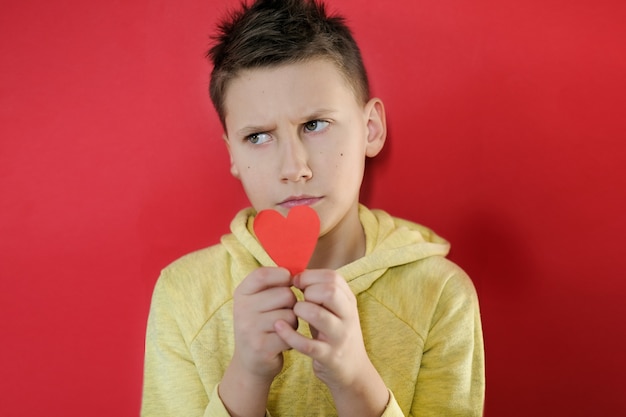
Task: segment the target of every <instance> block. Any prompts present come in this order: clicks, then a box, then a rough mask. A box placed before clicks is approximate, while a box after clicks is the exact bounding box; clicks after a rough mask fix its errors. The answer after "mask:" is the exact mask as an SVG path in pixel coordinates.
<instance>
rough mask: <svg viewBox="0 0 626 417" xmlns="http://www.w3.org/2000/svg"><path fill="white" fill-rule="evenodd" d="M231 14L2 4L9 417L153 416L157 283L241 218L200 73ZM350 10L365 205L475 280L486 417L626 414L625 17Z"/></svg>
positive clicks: (555, 11)
mask: <svg viewBox="0 0 626 417" xmlns="http://www.w3.org/2000/svg"><path fill="white" fill-rule="evenodd" d="M229 3H230V4H233V3H234V0H233V1H226V0H224V1H199V0H182V1H176V2H174V1H155V0H152V1H149V0H136V1H131V2H122V1H107V2H104V1H97V2H86V1H79V0H56V1H43V0H24V1H19V2H18V1H8V2H7V1H3V2H2V6H1V12H0V59H1V65H0V75H1V77H0V279H1V281H0V285H1V288H0V334H1V338H2V340H1V343H0V369H1V371H0V372H1V376H0V393H1V394H0V398H1V399H0V415H3V416H35V415H44V414H45V415H52V416H61V415H62V416H86V415H89V416H132V415H137V413H138V408H139V403H140V395H141V379H142V360H143V338H144V329H145V321H146V317H147V313H148V307H149V300H150V295H151V291H152V286H153V285H154V282H155V280H156V278H157V276H158V272H159V270H160V268H162V267H163V266H164V265H166V264H167V263H169V262H170V261H172V260H173V259H175V258H177V257H178V256H180V255H183V254H184V253H186V252H189V251H191V250H194V249H197V248H200V247H203V246H206V245H209V244H213V243H215V242H216V241H217V239H218V237H219V236H220V235H221V234H223V233H225V232H227V231H228V224H229V221H230V219H231V217H232V216H233V215H234V213H235V212H236V211H237V210H238V209H240V208H241V207H243V206H244V205H245V198H244V196H243V194H242V192H241V191H240V189H239V186H238V184H237V183H236V182H235V180H234V179H232V178H230V177H229V174H228V169H227V157H226V152H225V149H224V147H223V146H222V143H221V141H220V136H221V131H220V127H219V125H218V122H217V119H216V117H215V115H214V114H213V110H212V108H211V106H210V103H209V100H208V96H207V93H206V89H207V85H208V71H209V65H208V64H207V63H206V62H205V61H204V59H203V54H204V52H205V50H206V49H207V47H208V43H209V41H208V35H209V34H210V33H211V32H212V27H213V24H214V22H215V20H216V16H220V15H222V14H223V12H224V11H225V10H226V9H227V6H228V4H229ZM334 3H335V4H334V6H333V7H334V8H335V9H338V10H341V11H343V12H346V13H347V14H348V15H349V16H350V19H349V21H350V23H351V25H352V27H353V28H354V31H355V34H356V37H357V38H358V40H359V42H360V43H361V46H362V49H363V52H364V55H365V57H366V63H367V65H368V66H369V70H370V75H371V79H372V84H373V90H374V92H375V94H376V95H378V96H380V97H382V98H383V100H384V102H385V104H386V106H387V110H388V119H389V125H390V128H389V141H388V147H387V149H386V150H385V151H384V152H383V154H382V155H381V157H380V158H379V159H378V160H376V161H375V162H374V163H372V164H371V167H370V168H371V171H370V174H369V176H368V178H367V181H366V186H365V190H364V201H365V202H367V203H368V204H369V205H371V206H374V207H380V208H384V209H386V210H388V211H390V212H392V213H394V214H396V215H400V216H404V217H407V218H409V219H412V220H415V221H418V222H421V223H424V224H426V225H428V226H431V227H433V228H434V229H435V230H437V231H438V232H439V233H440V234H442V235H444V236H445V237H447V238H448V239H449V240H451V241H452V243H453V252H452V258H453V259H454V260H455V261H457V262H458V263H460V264H461V265H462V266H463V267H464V268H465V269H467V271H468V272H469V273H470V275H471V276H472V278H473V279H474V282H475V284H476V287H477V289H478V292H479V296H480V299H481V303H482V311H483V322H484V331H485V342H486V352H487V377H488V388H487V400H486V415H488V416H505V415H506V416H528V415H533V416H587V415H607V416H608V415H611V416H616V415H625V414H626V399H625V398H626V397H625V396H624V386H625V384H624V377H625V375H626V372H625V371H626V360H625V359H624V358H625V356H624V352H625V351H626V336H625V328H624V327H625V326H624V316H625V315H626V307H625V304H626V303H624V294H625V292H626V291H625V290H626V284H625V283H624V270H626V256H624V243H623V242H624V240H623V239H624V235H625V233H626V221H625V215H624V211H625V210H626V203H624V201H623V200H624V188H625V186H626V172H625V171H626V169H625V168H624V165H625V163H626V144H625V143H626V134H625V132H626V122H625V121H624V112H625V110H626V99H625V97H626V82H625V77H624V74H625V73H626V30H625V29H624V21H625V17H626V7H625V5H626V3H624V2H623V1H618V0H616V1H610V0H609V1H602V0H573V1H572V0H568V1H564V0H562V1H559V0H542V1H538V0H478V1H474V2H466V1H459V0H437V1H434V0H423V1H411V0H402V1H396V2H393V3H392V2H387V3H384V2H374V1H371V2H370V1H368V2H363V1H359V0H349V1H348V0H346V1H341V2H340V1H334ZM391 4H393V6H390V5H391Z"/></svg>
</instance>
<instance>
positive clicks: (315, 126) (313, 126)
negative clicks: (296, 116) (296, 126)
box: [304, 120, 329, 132]
mask: <svg viewBox="0 0 626 417" xmlns="http://www.w3.org/2000/svg"><path fill="white" fill-rule="evenodd" d="M328 125H329V123H328V122H325V121H323V120H311V121H310V122H306V123H305V124H304V130H306V131H307V132H319V131H322V130H324V129H325V128H326V126H328Z"/></svg>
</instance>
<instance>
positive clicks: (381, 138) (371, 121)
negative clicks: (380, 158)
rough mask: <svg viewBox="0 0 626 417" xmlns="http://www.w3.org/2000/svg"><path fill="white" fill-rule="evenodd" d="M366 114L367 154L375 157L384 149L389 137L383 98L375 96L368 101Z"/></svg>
mask: <svg viewBox="0 0 626 417" xmlns="http://www.w3.org/2000/svg"><path fill="white" fill-rule="evenodd" d="M364 116H365V118H366V121H367V145H366V147H365V155H366V156H368V157H370V158H373V157H374V156H376V155H378V153H379V152H380V151H381V150H382V149H383V146H384V145H385V140H386V139H387V121H386V119H385V106H384V105H383V102H382V100H380V99H378V98H373V99H371V100H370V101H368V102H367V104H366V105H365V107H364Z"/></svg>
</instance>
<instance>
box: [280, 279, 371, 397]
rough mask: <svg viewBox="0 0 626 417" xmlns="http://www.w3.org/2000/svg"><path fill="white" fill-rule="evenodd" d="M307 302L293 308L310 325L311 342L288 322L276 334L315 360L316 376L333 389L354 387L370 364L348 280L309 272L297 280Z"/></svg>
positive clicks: (354, 299)
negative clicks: (365, 367) (365, 365)
mask: <svg viewBox="0 0 626 417" xmlns="http://www.w3.org/2000/svg"><path fill="white" fill-rule="evenodd" d="M294 286H295V287H297V288H299V289H300V290H302V292H303V293H304V301H299V302H297V303H296V304H295V306H294V307H293V311H294V313H295V315H296V316H298V317H300V318H302V319H303V320H305V321H306V322H308V323H309V326H310V327H311V334H312V336H313V338H312V339H309V338H307V337H304V336H302V335H301V334H299V333H297V332H296V331H295V330H294V329H293V326H292V325H291V324H290V323H289V322H286V321H283V322H280V321H279V322H277V323H276V332H277V333H278V335H279V336H280V337H281V338H282V339H283V340H284V341H285V343H286V344H288V345H289V346H291V347H292V348H294V349H295V350H297V351H299V352H301V353H303V354H305V355H307V356H309V357H311V358H312V359H313V370H314V372H315V375H316V376H317V377H318V378H319V379H320V380H322V381H323V382H324V383H325V384H326V385H328V386H329V387H330V388H331V390H332V389H333V388H337V389H341V388H342V387H347V386H350V385H351V384H353V382H354V381H355V380H357V379H359V378H360V377H361V376H362V375H363V374H362V371H363V369H364V364H368V363H370V360H369V357H368V356H367V352H366V350H365V345H364V343H363V335H362V333H361V325H360V322H359V313H358V310H357V303H356V297H355V296H354V294H353V293H352V291H351V290H350V288H349V287H348V284H347V283H346V281H345V279H344V278H343V277H342V276H340V275H339V274H337V273H336V272H335V271H332V270H306V271H304V272H302V273H301V274H299V275H297V276H296V277H294Z"/></svg>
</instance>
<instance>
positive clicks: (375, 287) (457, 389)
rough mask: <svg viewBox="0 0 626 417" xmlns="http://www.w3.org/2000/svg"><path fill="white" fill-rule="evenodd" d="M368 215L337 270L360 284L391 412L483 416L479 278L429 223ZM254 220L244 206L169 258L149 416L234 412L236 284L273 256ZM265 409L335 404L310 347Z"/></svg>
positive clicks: (161, 284) (326, 410)
mask: <svg viewBox="0 0 626 417" xmlns="http://www.w3.org/2000/svg"><path fill="white" fill-rule="evenodd" d="M359 216H360V219H361V223H362V224H363V228H364V230H365V236H366V254H365V256H364V257H363V258H360V259H358V260H356V261H354V262H352V263H350V264H348V265H345V266H344V267H342V268H340V269H339V270H338V272H339V273H340V274H341V275H342V276H343V277H344V278H345V279H346V280H347V281H348V283H349V285H350V288H351V289H352V291H353V292H354V293H355V294H356V297H357V302H358V309H359V316H360V321H361V327H362V331H363V338H364V341H365V346H366V348H367V351H368V354H369V357H370V359H371V361H372V363H373V364H374V366H375V367H376V369H377V370H378V372H379V373H380V375H381V376H382V378H383V380H384V381H385V383H386V385H387V387H388V388H389V390H390V393H391V400H390V402H389V404H388V406H387V409H386V411H385V413H384V414H383V416H384V417H396V416H398V417H399V416H415V417H417V416H420V417H424V416H438V417H444V416H445V417H449V416H481V415H482V409H483V401H484V388H485V382H484V351H483V339H482V330H481V323H480V313H479V307H478V299H477V297H476V292H475V290H474V286H473V285H472V282H471V280H470V279H469V278H468V276H467V275H466V274H465V273H464V272H463V271H462V270H461V269H460V268H459V267H458V266H456V265H455V264H453V263H452V262H450V261H448V260H446V259H445V258H444V257H445V255H447V253H448V250H449V245H448V243H447V242H446V241H445V240H443V239H442V238H440V237H438V236H437V235H435V234H434V233H433V232H432V231H431V230H429V229H427V228H425V227H423V226H420V225H417V224H415V223H411V222H408V221H405V220H401V219H397V218H394V217H391V216H389V215H388V214H387V213H385V212H382V211H376V210H368V209H367V208H365V207H364V206H361V207H360V209H359ZM253 221H254V211H253V210H251V209H247V210H243V211H241V212H240V213H239V214H237V216H236V217H235V218H234V220H233V221H232V223H231V231H232V233H231V234H228V235H226V236H224V237H222V240H221V244H219V245H216V246H213V247H210V248H207V249H203V250H200V251H198V252H194V253H191V254H189V255H187V256H184V257H183V258H181V259H179V260H177V261H176V262H174V263H173V264H171V265H170V266H168V267H167V268H166V269H164V270H163V272H162V274H161V276H160V278H159V280H158V282H157V284H156V287H155V289H154V294H153V299H152V305H151V308H150V317H149V319H148V329H147V334H146V356H145V375H144V392H143V400H142V410H141V415H142V416H146V417H147V416H150V417H156V416H176V417H196V416H198V417H199V416H204V417H221V416H224V417H227V416H228V412H227V411H226V409H225V408H224V405H223V404H222V402H221V400H220V398H219V396H218V395H217V386H218V384H219V382H220V380H221V379H222V375H223V374H224V371H225V370H226V367H227V366H228V364H229V363H230V359H231V357H232V354H233V349H234V338H233V317H232V302H233V298H232V296H233V292H234V290H235V288H236V287H237V285H239V283H240V282H241V281H242V280H243V279H244V278H245V277H246V276H247V275H248V274H249V273H250V272H251V271H253V270H254V269H255V268H258V267H259V266H274V265H275V264H274V262H273V261H272V260H271V259H270V257H269V255H268V254H267V253H266V252H265V250H264V249H263V248H262V246H261V245H260V244H259V242H258V241H257V240H256V238H255V237H254V234H253V233H252V223H253ZM302 327H304V330H303V333H305V334H307V332H308V328H307V327H306V326H302ZM245 400H246V399H245V397H242V398H241V401H245ZM267 415H268V416H272V417H283V416H290V417H291V416H293V417H300V416H316V417H319V416H333V415H337V412H336V411H335V408H334V405H333V400H332V397H331V395H330V392H329V391H328V389H327V388H326V386H325V385H324V384H323V383H321V382H320V381H319V380H318V379H317V378H316V377H315V376H314V374H313V371H312V368H311V360H310V359H309V358H308V357H306V356H304V355H302V354H300V353H298V352H296V351H287V352H285V353H284V367H283V370H282V372H281V373H280V374H279V375H278V376H277V377H276V378H275V380H274V383H273V384H272V388H271V392H270V396H269V398H268V410H267Z"/></svg>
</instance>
